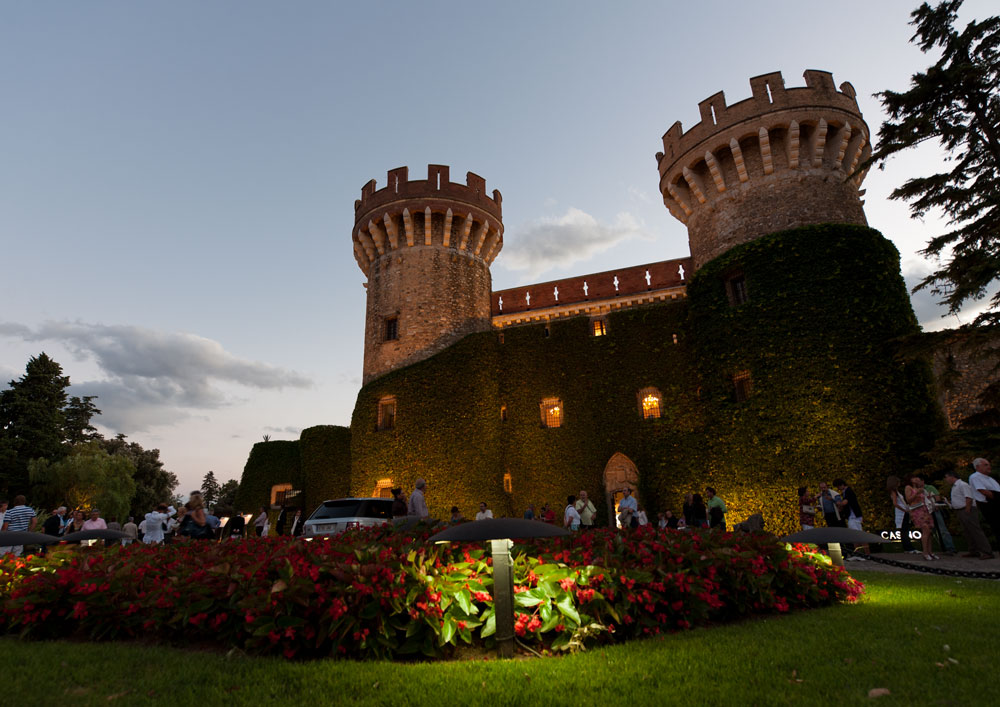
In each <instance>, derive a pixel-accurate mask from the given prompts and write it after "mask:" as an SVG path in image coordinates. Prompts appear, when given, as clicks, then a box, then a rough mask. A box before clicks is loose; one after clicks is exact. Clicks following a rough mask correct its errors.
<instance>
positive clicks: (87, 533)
mask: <svg viewBox="0 0 1000 707" xmlns="http://www.w3.org/2000/svg"><path fill="white" fill-rule="evenodd" d="M127 537H130V536H129V535H127V534H126V533H123V532H122V531H120V530H107V529H102V528H95V529H94V530H79V531H77V532H75V533H69V534H68V535H64V536H63V538H62V539H63V540H65V541H66V542H68V543H78V542H80V541H81V540H121V539H122V538H127ZM53 539H54V540H58V538H53Z"/></svg>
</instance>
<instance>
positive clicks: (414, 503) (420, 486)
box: [406, 479, 431, 520]
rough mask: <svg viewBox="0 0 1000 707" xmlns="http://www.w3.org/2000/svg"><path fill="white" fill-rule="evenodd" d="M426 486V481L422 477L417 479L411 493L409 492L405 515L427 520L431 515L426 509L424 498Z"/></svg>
mask: <svg viewBox="0 0 1000 707" xmlns="http://www.w3.org/2000/svg"><path fill="white" fill-rule="evenodd" d="M426 488H427V482H426V481H424V480H423V479H417V483H415V484H414V485H413V493H411V494H410V502H409V503H408V504H407V507H406V514H407V515H411V516H416V517H417V518H419V519H420V520H427V519H428V518H430V517H431V513H430V511H428V510H427V499H425V498H424V493H425V489H426Z"/></svg>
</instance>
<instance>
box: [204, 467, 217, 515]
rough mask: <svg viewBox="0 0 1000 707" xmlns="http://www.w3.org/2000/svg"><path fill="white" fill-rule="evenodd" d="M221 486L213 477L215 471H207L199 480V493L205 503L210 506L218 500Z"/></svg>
mask: <svg viewBox="0 0 1000 707" xmlns="http://www.w3.org/2000/svg"><path fill="white" fill-rule="evenodd" d="M220 491H221V487H220V486H219V482H218V481H217V480H216V479H215V472H214V471H209V472H208V473H207V474H205V478H204V479H202V480H201V495H202V497H203V498H204V499H205V505H206V506H208V507H209V508H211V507H212V506H214V505H215V503H216V501H218V500H219V492H220Z"/></svg>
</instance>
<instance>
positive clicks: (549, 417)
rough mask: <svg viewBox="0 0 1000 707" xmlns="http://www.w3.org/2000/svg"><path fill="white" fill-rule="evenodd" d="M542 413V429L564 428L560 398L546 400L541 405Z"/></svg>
mask: <svg viewBox="0 0 1000 707" xmlns="http://www.w3.org/2000/svg"><path fill="white" fill-rule="evenodd" d="M539 407H540V408H541V411H542V427H562V423H563V412H564V411H563V406H562V400H560V399H559V398H545V399H544V400H542V402H541V404H540V405H539Z"/></svg>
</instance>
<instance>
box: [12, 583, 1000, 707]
mask: <svg viewBox="0 0 1000 707" xmlns="http://www.w3.org/2000/svg"><path fill="white" fill-rule="evenodd" d="M856 576H857V577H858V578H859V579H861V580H862V581H864V582H865V583H866V584H867V585H868V590H869V593H868V596H867V598H866V599H865V600H864V601H863V602H862V603H860V604H857V605H854V606H838V607H834V608H830V609H822V610H817V611H810V612H804V613H799V614H794V615H791V616H781V617H774V618H769V619H766V620H758V621H750V622H747V623H743V624H740V625H735V626H724V627H720V628H713V629H701V630H697V631H691V632H688V633H680V634H675V635H672V636H667V637H665V638H663V639H662V640H648V641H636V642H633V643H630V644H628V645H622V646H616V647H613V648H606V649H600V650H593V651H591V652H588V653H584V654H581V655H576V656H571V657H568V658H554V659H524V660H513V661H507V662H500V661H496V660H489V661H482V660H479V661H456V662H450V663H440V662H439V663H418V664H400V663H386V662H372V663H356V662H346V661H333V660H329V661H321V662H311V663H290V662H287V661H284V660H280V659H275V658H248V657H245V656H242V655H240V656H235V655H234V656H224V655H219V654H216V653H205V652H194V651H184V650H177V649H170V648H157V647H150V646H145V645H136V644H120V643H117V644H81V643H73V642H25V641H19V640H17V639H14V638H3V639H0V675H2V676H3V677H2V682H3V691H4V693H5V694H6V695H8V696H10V697H14V696H16V699H15V700H14V702H16V703H17V704H18V705H51V704H72V705H73V707H80V706H81V705H97V704H102V705H107V704H116V703H117V704H122V705H133V704H144V705H158V704H163V705H172V706H174V707H177V706H180V705H189V704H201V705H215V704H227V705H241V704H246V705H255V706H256V705H262V704H293V703H294V704H296V705H300V706H301V705H330V704H343V703H359V704H391V705H405V704H437V705H453V704H490V705H505V704H516V705H527V704H535V705H546V706H547V705H552V704H566V705H575V706H581V705H582V706H585V707H586V706H589V705H600V704H630V705H646V704H653V703H654V701H655V702H657V703H663V704H684V705H696V706H699V707H700V706H702V705H744V704H761V705H772V704H816V705H828V704H844V703H847V704H850V703H871V702H873V700H872V699H870V698H869V697H868V691H869V690H870V689H872V688H888V689H889V691H890V695H889V696H885V697H880V698H878V699H877V700H874V702H876V703H877V704H879V705H892V704H900V705H903V704H907V705H908V704H955V705H970V704H976V705H983V704H1000V696H998V695H1000V693H997V692H996V691H995V688H994V685H993V682H994V681H993V676H994V675H996V666H997V662H996V658H997V655H996V651H997V648H998V646H1000V641H998V636H1000V582H995V581H988V580H956V579H954V578H946V577H937V576H925V575H919V576H915V575H887V574H880V573H877V572H856Z"/></svg>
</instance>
